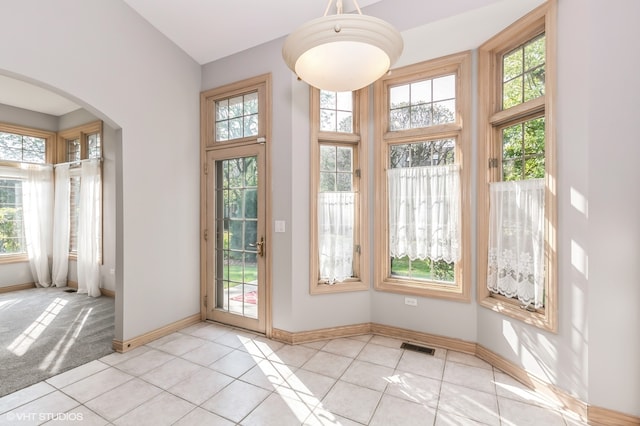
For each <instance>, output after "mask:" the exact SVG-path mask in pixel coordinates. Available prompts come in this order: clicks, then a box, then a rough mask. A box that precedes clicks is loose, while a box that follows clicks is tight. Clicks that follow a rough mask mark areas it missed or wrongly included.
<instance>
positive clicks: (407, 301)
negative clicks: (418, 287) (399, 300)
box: [404, 297, 418, 306]
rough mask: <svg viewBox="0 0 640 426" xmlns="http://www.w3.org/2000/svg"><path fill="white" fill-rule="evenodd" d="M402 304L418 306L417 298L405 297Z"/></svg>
mask: <svg viewBox="0 0 640 426" xmlns="http://www.w3.org/2000/svg"><path fill="white" fill-rule="evenodd" d="M404 304H405V305H409V306H418V299H416V298H415V297H405V298H404Z"/></svg>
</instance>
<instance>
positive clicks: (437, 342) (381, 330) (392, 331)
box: [371, 323, 477, 355]
mask: <svg viewBox="0 0 640 426" xmlns="http://www.w3.org/2000/svg"><path fill="white" fill-rule="evenodd" d="M371 333H373V334H377V335H380V336H385V337H392V338H394V339H401V340H407V341H410V342H414V343H421V344H423V345H427V346H436V347H438V348H443V349H449V350H453V351H458V352H464V353H466V354H471V355H474V354H475V353H476V346H477V345H476V344H475V343H473V342H467V341H465V340H461V339H454V338H451V337H444V336H438V335H436V334H428V333H422V332H419V331H412V330H407V329H404V328H399V327H392V326H389V325H382V324H375V323H374V324H371Z"/></svg>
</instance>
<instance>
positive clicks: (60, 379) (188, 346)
mask: <svg viewBox="0 0 640 426" xmlns="http://www.w3.org/2000/svg"><path fill="white" fill-rule="evenodd" d="M401 343H402V342H401V341H400V340H395V339H390V338H387V337H381V336H371V335H365V336H357V337H353V338H341V339H334V340H328V341H322V342H313V343H309V344H303V345H297V346H289V345H284V344H282V343H279V342H275V341H271V340H268V339H266V338H265V337H264V336H259V335H254V334H251V333H248V332H246V331H239V330H236V329H232V328H228V327H224V326H221V325H218V324H210V323H200V324H196V325H194V326H191V327H188V328H185V329H183V330H181V331H180V332H176V333H173V334H171V335H168V336H166V337H163V338H161V339H158V340H156V341H154V342H151V343H149V344H147V345H145V346H143V347H140V348H137V349H134V350H132V351H130V352H127V353H124V354H119V353H114V354H111V355H108V356H106V357H104V358H102V359H100V360H97V361H93V362H90V363H88V364H85V365H83V366H80V367H78V368H76V369H73V370H70V371H67V372H65V373H62V374H60V375H58V376H55V377H52V378H51V379H49V380H46V381H44V382H40V383H38V384H35V385H33V386H30V387H28V388H25V389H22V390H20V391H18V392H15V393H13V394H10V395H7V396H5V397H3V398H0V424H16V425H21V426H22V425H32V424H33V425H36V424H47V425H50V424H56V425H58V424H83V425H85V424H86V425H136V426H138V425H153V426H158V425H181V426H191V425H234V424H241V425H260V426H265V425H277V426H286V425H314V426H315V425H345V426H349V425H385V426H386V425H393V426H398V425H412V426H413V425H437V426H443V425H446V426H450V425H509V426H524V425H544V426H553V425H565V426H578V425H583V423H581V422H580V421H579V420H576V416H575V415H574V414H572V413H570V412H566V411H563V410H562V409H561V408H560V407H559V405H558V404H556V403H555V402H554V401H551V400H548V399H546V398H545V397H543V396H542V395H539V394H536V393H535V392H532V391H531V390H529V389H528V388H526V387H525V386H523V385H521V384H520V383H519V382H517V381H516V380H514V379H512V378H511V377H509V376H507V375H506V374H504V373H502V372H500V371H499V370H497V369H495V368H493V367H491V365H489V364H487V363H485V362H484V361H482V360H480V359H478V358H476V357H474V356H470V355H466V354H462V353H459V352H454V351H446V350H442V349H438V350H436V353H435V355H433V356H430V355H426V354H422V353H416V352H412V351H405V350H403V349H400V345H401Z"/></svg>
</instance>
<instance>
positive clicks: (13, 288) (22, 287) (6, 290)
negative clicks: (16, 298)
mask: <svg viewBox="0 0 640 426" xmlns="http://www.w3.org/2000/svg"><path fill="white" fill-rule="evenodd" d="M35 286H36V285H35V284H34V283H24V284H16V285H10V286H7V287H0V294H1V293H9V292H11V291H19V290H28V289H30V288H35Z"/></svg>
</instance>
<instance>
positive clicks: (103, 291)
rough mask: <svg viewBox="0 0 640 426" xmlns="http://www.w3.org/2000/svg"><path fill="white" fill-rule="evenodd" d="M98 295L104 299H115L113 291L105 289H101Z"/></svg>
mask: <svg viewBox="0 0 640 426" xmlns="http://www.w3.org/2000/svg"><path fill="white" fill-rule="evenodd" d="M100 293H101V294H102V295H103V296H105V297H116V292H115V291H113V290H107V289H106V288H101V289H100Z"/></svg>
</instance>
